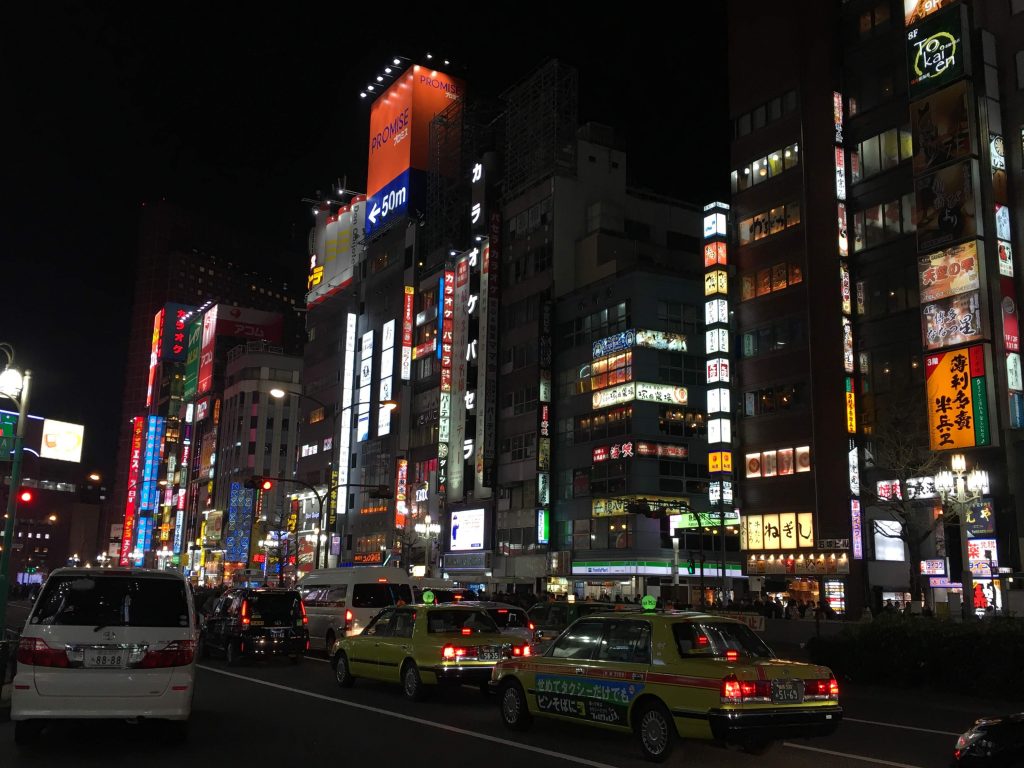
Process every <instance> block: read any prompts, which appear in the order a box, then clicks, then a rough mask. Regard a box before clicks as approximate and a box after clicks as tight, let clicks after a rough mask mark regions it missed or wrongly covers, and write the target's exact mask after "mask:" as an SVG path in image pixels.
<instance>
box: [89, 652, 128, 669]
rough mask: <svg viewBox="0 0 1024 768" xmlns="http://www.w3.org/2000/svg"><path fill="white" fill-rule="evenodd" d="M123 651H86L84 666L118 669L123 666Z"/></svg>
mask: <svg viewBox="0 0 1024 768" xmlns="http://www.w3.org/2000/svg"><path fill="white" fill-rule="evenodd" d="M124 659H125V652H124V651H86V652H85V666H87V667H100V668H113V669H118V668H120V667H123V666H124Z"/></svg>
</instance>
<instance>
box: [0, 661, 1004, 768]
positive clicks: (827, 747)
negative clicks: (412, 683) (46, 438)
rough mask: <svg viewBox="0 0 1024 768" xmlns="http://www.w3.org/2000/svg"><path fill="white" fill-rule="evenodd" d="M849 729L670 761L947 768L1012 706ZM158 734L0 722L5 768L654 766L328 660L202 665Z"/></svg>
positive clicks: (861, 715) (856, 699)
mask: <svg viewBox="0 0 1024 768" xmlns="http://www.w3.org/2000/svg"><path fill="white" fill-rule="evenodd" d="M841 702H842V704H843V707H844V709H845V713H846V719H845V721H844V723H843V725H842V726H841V727H840V729H839V731H838V732H837V733H836V734H834V735H833V736H831V737H829V738H825V739H813V740H806V741H803V740H799V741H792V742H786V743H784V744H781V745H779V746H778V747H777V748H776V749H775V750H774V751H772V752H770V753H769V754H768V755H764V756H761V757H754V756H751V755H747V754H745V753H742V752H739V751H735V750H731V749H724V748H721V747H717V746H714V745H711V744H704V743H695V742H686V743H682V744H679V745H678V746H677V749H676V752H675V754H674V755H673V757H672V760H671V761H670V763H669V764H676V765H683V764H685V765H688V766H723V768H729V767H731V766H736V767H737V768H739V767H745V768H751V767H752V766H755V765H757V766H758V768H763V767H765V766H767V767H771V766H780V767H781V766H785V768H821V767H822V766H827V767H828V768H833V767H834V768H867V767H870V766H894V767H895V768H929V767H930V766H947V765H949V762H950V757H951V753H952V745H953V742H954V741H955V739H956V735H957V734H959V733H960V732H961V731H963V730H964V729H965V728H966V727H967V726H969V725H970V723H971V722H972V721H973V719H974V718H976V717H979V716H981V715H985V714H995V713H998V712H1001V711H1006V710H1009V709H1013V707H1012V706H1006V705H1002V704H999V703H997V702H985V701H971V700H968V699H965V698H964V697H955V696H941V695H939V696H936V695H933V694H923V693H920V692H904V691H893V690H889V689H881V688H870V689H869V688H863V687H861V688H856V687H852V686H851V687H848V688H846V689H844V691H843V692H842V694H841ZM157 725H158V724H142V725H128V724H125V723H71V724H57V725H54V726H51V727H50V728H49V729H48V730H47V731H46V735H45V736H44V738H43V740H42V741H41V742H40V743H39V744H37V745H35V746H33V747H32V748H31V749H28V750H19V749H16V748H15V746H14V744H13V730H14V729H13V726H12V725H11V724H10V723H0V755H3V758H2V759H0V764H2V765H3V766H5V768H6V767H7V766H10V767H11V768H23V767H24V768H29V767H31V768H47V767H48V766H61V768H64V767H65V766H67V765H75V766H76V767H77V766H104V768H106V767H107V766H109V765H111V764H112V761H113V764H116V765H131V764H133V763H135V762H136V761H137V762H138V763H139V764H144V765H146V766H153V768H159V767H160V766H168V768H170V767H171V766H174V768H179V766H180V765H181V764H182V760H183V759H185V760H190V761H191V760H196V759H199V760H206V761H209V760H211V759H212V760H214V761H217V762H222V763H223V762H224V761H225V760H226V761H227V762H226V763H225V764H230V765H241V764H243V762H245V763H247V762H252V763H254V764H266V763H267V762H268V761H277V760H280V761H287V764H289V765H296V764H299V765H303V764H305V765H320V764H323V762H324V761H330V762H332V763H335V762H338V763H342V762H346V761H351V760H353V759H355V760H358V761H359V762H362V763H365V762H368V761H372V762H375V763H379V762H383V763H384V764H386V765H394V764H399V763H400V762H401V763H404V762H406V761H410V762H418V763H419V764H423V765H427V766H434V765H444V766H445V768H458V767H459V766H480V765H488V766H513V765H515V766H521V765H523V764H524V763H526V762H528V763H529V765H530V766H531V768H534V767H536V768H547V767H548V766H573V765H583V766H591V767H592V768H603V767H604V766H621V767H622V768H630V767H632V766H641V765H648V764H647V763H645V762H644V761H643V760H642V758H641V757H640V753H639V749H638V747H637V745H636V743H635V741H634V740H633V739H632V738H630V737H628V736H620V735H618V734H612V733H605V732H603V731H600V730H597V729H594V728H587V727H583V726H575V725H572V724H562V723H554V722H550V721H548V722H545V721H542V720H536V721H535V723H534V726H533V728H532V729H531V730H530V731H528V732H527V733H525V734H520V733H513V732H510V731H508V730H506V729H505V728H504V727H503V726H502V724H501V722H500V720H499V715H498V711H497V704H496V700H495V698H494V697H485V696H483V695H482V694H481V693H480V692H479V691H478V690H477V689H475V688H468V687H467V688H458V689H447V690H442V691H439V692H438V693H437V694H435V695H434V696H432V697H431V698H429V699H428V700H427V701H425V702H423V703H419V704H416V703H412V702H407V701H405V699H404V698H403V697H402V695H401V692H400V691H399V689H398V687H397V686H389V685H385V684H381V683H372V682H367V681H365V680H359V681H357V682H356V685H355V686H354V687H352V688H349V689H346V690H342V689H340V688H338V687H337V685H336V684H335V683H334V679H333V676H332V674H331V669H330V667H329V666H328V664H327V663H326V661H324V660H322V659H318V658H313V657H311V658H308V659H307V660H306V661H305V662H304V663H303V664H301V665H299V666H297V667H295V666H291V665H289V664H287V663H284V664H258V665H251V666H242V667H238V668H232V669H228V668H227V667H225V666H224V664H223V662H221V661H218V660H211V661H204V662H203V663H202V664H201V665H200V670H199V673H198V680H197V684H196V698H195V704H194V710H193V719H192V726H191V731H190V734H189V738H188V740H187V741H186V742H184V743H169V742H167V741H166V739H164V738H163V732H162V731H161V729H160V728H159V727H157Z"/></svg>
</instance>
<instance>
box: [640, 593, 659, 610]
mask: <svg viewBox="0 0 1024 768" xmlns="http://www.w3.org/2000/svg"><path fill="white" fill-rule="evenodd" d="M640 607H641V608H643V609H644V610H645V611H653V610H654V609H655V608H657V607H658V601H657V600H656V599H655V598H654V595H644V597H643V599H642V600H641V601H640Z"/></svg>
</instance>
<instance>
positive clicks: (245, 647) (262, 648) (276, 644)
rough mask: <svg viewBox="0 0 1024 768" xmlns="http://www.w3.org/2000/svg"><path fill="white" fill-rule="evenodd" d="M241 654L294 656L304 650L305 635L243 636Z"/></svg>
mask: <svg viewBox="0 0 1024 768" xmlns="http://www.w3.org/2000/svg"><path fill="white" fill-rule="evenodd" d="M241 645H242V648H241V650H242V655H243V656H248V657H253V658H262V657H267V656H294V655H296V654H299V655H301V654H303V653H305V652H306V638H305V637H265V636H262V635H261V636H258V637H245V638H242V642H241Z"/></svg>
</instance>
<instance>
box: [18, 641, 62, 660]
mask: <svg viewBox="0 0 1024 768" xmlns="http://www.w3.org/2000/svg"><path fill="white" fill-rule="evenodd" d="M18 663H19V664H26V665H28V666H32V667H66V666H67V665H68V654H67V651H65V650H64V649H63V648H51V647H50V646H48V645H47V644H46V641H45V640H43V639H42V638H39V637H23V638H21V640H20V641H19V642H18Z"/></svg>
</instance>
